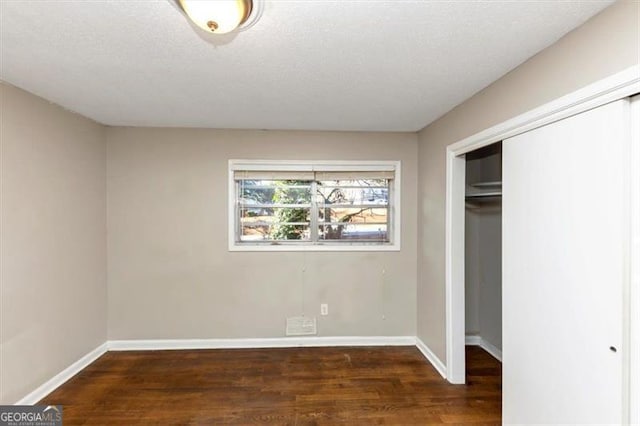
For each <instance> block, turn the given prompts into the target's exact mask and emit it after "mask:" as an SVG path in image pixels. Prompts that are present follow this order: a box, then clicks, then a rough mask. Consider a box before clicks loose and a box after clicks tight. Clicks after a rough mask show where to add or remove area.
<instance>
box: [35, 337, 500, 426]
mask: <svg viewBox="0 0 640 426" xmlns="http://www.w3.org/2000/svg"><path fill="white" fill-rule="evenodd" d="M467 365H468V367H467V384H466V385H450V384H448V383H447V382H446V381H445V380H443V379H442V378H441V377H440V375H439V374H438V373H437V372H436V371H435V370H434V369H433V367H431V365H430V364H429V363H428V362H427V361H426V360H425V359H424V358H423V356H422V354H420V352H418V350H417V349H416V348H415V347H409V346H407V347H348V348H345V347H340V348H293V349H230V350H188V351H146V352H141V351H140V352H138V351H134V352H108V353H106V354H105V355H103V356H102V357H100V358H99V359H98V360H96V361H95V362H94V363H93V364H91V365H90V366H89V367H87V368H86V369H85V370H83V371H82V372H80V373H79V374H78V375H76V376H75V377H73V378H72V379H71V380H70V381H68V382H67V383H65V384H64V385H62V386H61V387H60V388H58V389H57V390H56V391H54V392H53V393H52V394H50V395H49V396H47V397H46V398H45V399H43V400H42V401H41V402H40V403H41V404H62V405H63V406H64V424H65V425H67V426H68V425H81V424H87V425H101V424H113V425H149V424H163V425H165V424H167V425H168V424H171V425H173V424H176V425H178V424H179V425H217V424H277V425H334V424H349V425H375V424H386V425H426V424H438V423H455V424H468V423H476V424H478V423H484V424H499V423H500V421H501V418H500V411H501V381H502V380H501V366H500V363H499V362H498V361H496V360H495V359H494V358H492V357H491V356H490V355H489V354H487V353H486V352H484V351H483V350H482V349H480V348H478V347H467Z"/></svg>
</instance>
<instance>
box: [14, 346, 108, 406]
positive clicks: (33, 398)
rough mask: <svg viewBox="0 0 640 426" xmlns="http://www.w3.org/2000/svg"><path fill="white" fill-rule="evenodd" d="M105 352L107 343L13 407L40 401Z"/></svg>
mask: <svg viewBox="0 0 640 426" xmlns="http://www.w3.org/2000/svg"><path fill="white" fill-rule="evenodd" d="M106 352H107V343H106V342H105V343H103V344H101V345H100V346H98V347H97V348H95V349H94V350H92V351H91V352H89V353H88V354H86V355H85V356H83V357H82V358H80V359H79V360H77V361H76V362H74V363H73V364H71V365H70V366H68V367H67V368H65V369H64V370H62V371H61V372H59V373H58V374H56V375H55V376H53V377H52V378H51V379H49V380H47V381H46V382H45V383H43V384H42V385H40V386H38V388H37V389H36V390H34V391H33V392H31V393H30V394H29V395H27V396H25V397H24V398H22V399H21V400H19V401H18V402H16V403H15V405H33V404H35V403H37V402H38V401H40V400H41V399H42V398H44V397H45V396H47V395H49V394H50V393H51V392H53V391H54V390H56V389H57V388H58V387H59V386H61V385H62V384H63V383H65V382H66V381H67V380H69V379H70V378H72V377H73V376H75V375H76V374H78V373H79V372H80V371H82V370H83V369H85V368H86V367H87V366H88V365H89V364H91V363H92V362H93V361H95V360H96V359H98V358H99V357H101V356H102V355H103V354H105V353H106Z"/></svg>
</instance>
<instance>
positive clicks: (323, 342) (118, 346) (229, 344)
mask: <svg viewBox="0 0 640 426" xmlns="http://www.w3.org/2000/svg"><path fill="white" fill-rule="evenodd" d="M342 346H344V347H347V346H416V347H417V348H418V350H419V351H420V352H422V354H423V355H424V357H425V358H426V359H427V361H429V362H430V363H431V365H433V367H434V368H435V369H436V371H438V373H440V375H441V376H442V377H443V378H446V368H445V366H444V364H443V363H442V361H440V359H439V358H438V357H437V356H436V355H435V354H434V353H433V352H432V351H431V349H429V348H428V347H427V345H425V344H424V342H422V340H420V339H418V338H417V337H415V336H334V337H293V338H289V337H282V338H279V337H278V338H255V339H253V338H252V339H154V340H109V341H107V342H105V343H103V344H102V345H100V346H98V347H97V348H95V349H94V350H92V351H91V352H89V353H88V354H86V355H84V356H83V357H82V358H80V359H79V360H78V361H76V362H74V363H73V364H71V365H70V366H69V367H67V368H65V369H64V370H63V371H61V372H60V373H58V374H56V375H55V376H54V377H53V378H51V379H50V380H48V381H47V382H46V383H44V384H42V385H41V386H39V387H38V388H37V389H35V390H34V391H33V392H31V393H29V394H28V395H27V396H25V397H24V398H22V399H20V400H19V401H18V402H16V403H15V405H33V404H36V403H37V402H39V401H40V400H42V399H43V398H44V397H46V396H47V395H49V394H50V393H51V392H53V391H54V390H56V389H57V388H58V387H60V386H61V385H63V384H64V383H65V382H66V381H68V380H69V379H70V378H71V377H73V376H75V375H76V374H78V373H79V372H80V371H82V370H83V369H85V368H86V367H87V366H89V364H91V363H92V362H94V361H95V360H97V359H98V358H99V357H101V356H102V355H104V354H105V353H106V352H107V351H153V350H185V349H238V348H248V349H250V348H256V349H258V348H295V347H342Z"/></svg>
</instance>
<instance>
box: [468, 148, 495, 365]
mask: <svg viewBox="0 0 640 426" xmlns="http://www.w3.org/2000/svg"><path fill="white" fill-rule="evenodd" d="M464 237H465V276H464V287H465V298H464V303H465V344H466V346H467V350H466V351H465V352H466V357H467V358H468V357H470V356H474V357H478V356H480V357H482V356H484V354H482V353H481V352H479V351H480V349H478V347H479V348H481V350H483V351H485V352H487V353H488V354H489V355H491V356H492V357H494V358H496V359H497V360H498V361H500V362H502V142H496V143H494V144H491V145H487V146H485V147H482V148H480V149H477V150H475V151H471V152H469V153H467V154H466V155H465V236H464ZM470 346H474V347H476V348H469V347H470ZM470 364H471V363H469V362H466V363H465V365H470ZM466 373H467V374H466V375H467V376H469V375H470V372H469V371H468V369H467V371H466Z"/></svg>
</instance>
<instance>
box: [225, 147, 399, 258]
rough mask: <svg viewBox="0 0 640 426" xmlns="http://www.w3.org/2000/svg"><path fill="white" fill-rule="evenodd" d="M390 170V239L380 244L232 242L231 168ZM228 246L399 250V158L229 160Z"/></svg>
mask: <svg viewBox="0 0 640 426" xmlns="http://www.w3.org/2000/svg"><path fill="white" fill-rule="evenodd" d="M274 168H275V170H278V171H297V172H305V171H313V172H319V171H345V170H347V171H394V172H395V177H394V179H393V185H392V188H391V197H392V200H393V201H392V202H391V204H390V211H391V223H390V224H389V226H390V228H391V242H390V243H383V244H374V243H369V242H364V243H358V242H353V243H346V242H345V243H337V244H336V243H334V244H332V243H323V244H264V243H262V244H250V243H243V244H237V243H236V235H235V232H236V229H235V227H236V210H235V201H236V200H235V191H236V186H235V180H234V171H236V170H247V171H265V170H266V171H273V170H274ZM228 175H229V176H228V179H229V182H228V194H227V206H228V209H227V211H228V218H227V220H228V223H227V230H228V236H227V238H228V249H229V251H237V252H256V251H305V252H306V251H339V252H342V251H355V252H358V251H400V250H401V247H402V245H401V235H402V232H401V228H402V204H401V201H402V197H401V192H402V162H401V161H397V160H379V161H359V160H352V161H349V160H234V159H232V160H229V172H228Z"/></svg>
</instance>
